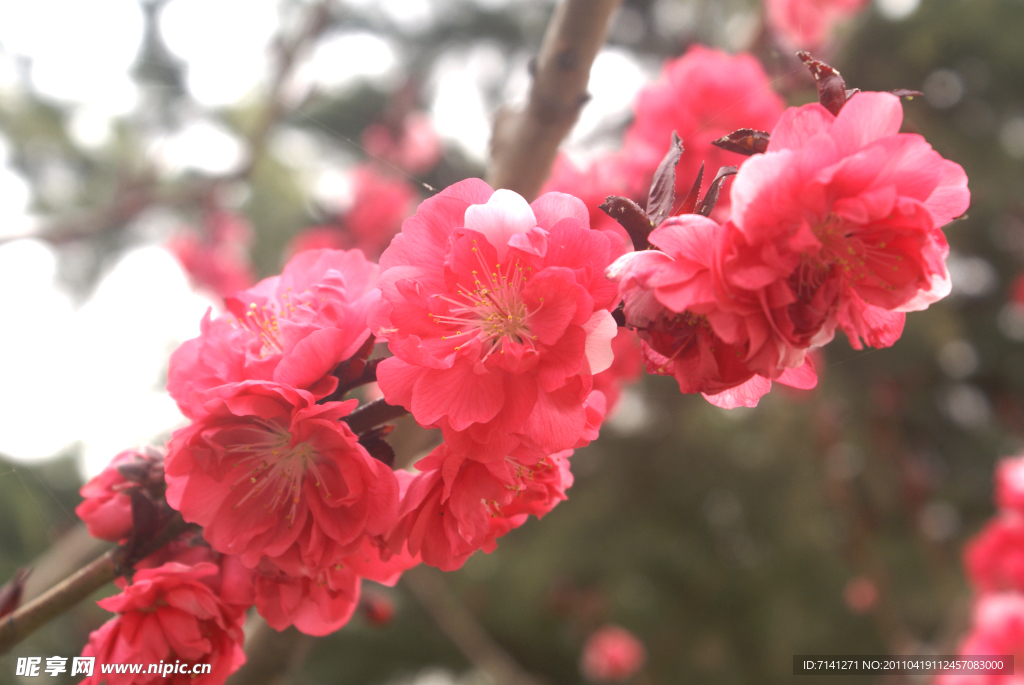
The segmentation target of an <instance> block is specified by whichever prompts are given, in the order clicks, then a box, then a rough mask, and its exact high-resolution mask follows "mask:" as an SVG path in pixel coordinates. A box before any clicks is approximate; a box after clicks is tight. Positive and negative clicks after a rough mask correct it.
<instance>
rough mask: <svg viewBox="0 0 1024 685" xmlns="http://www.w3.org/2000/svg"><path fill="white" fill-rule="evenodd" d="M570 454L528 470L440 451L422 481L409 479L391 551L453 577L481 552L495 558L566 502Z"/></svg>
mask: <svg viewBox="0 0 1024 685" xmlns="http://www.w3.org/2000/svg"><path fill="white" fill-rule="evenodd" d="M571 454H572V451H571V450H566V451H564V452H559V453H557V454H552V455H549V456H548V457H546V458H544V459H542V460H540V461H539V462H537V463H535V464H533V465H531V466H523V465H521V464H518V463H516V462H515V461H514V460H512V459H508V460H503V461H491V462H488V463H486V464H483V463H480V462H477V461H475V460H473V459H470V458H468V457H467V455H464V454H459V453H458V452H455V451H453V450H452V449H451V448H450V446H449V445H447V444H443V445H441V446H440V447H438V448H437V449H435V450H434V451H433V452H432V453H431V454H430V456H428V457H426V458H424V459H422V460H420V462H418V463H417V465H416V466H417V468H419V469H421V470H422V472H421V473H419V474H417V475H415V476H413V477H411V478H410V477H409V476H406V479H407V485H406V487H405V488H404V491H403V496H402V504H401V509H400V510H399V522H398V525H397V526H395V528H394V529H393V530H392V531H391V532H390V533H389V534H388V544H389V545H390V546H391V548H392V549H393V550H394V551H395V552H396V553H402V554H407V555H411V556H418V557H420V558H422V560H423V563H425V564H428V565H430V566H435V567H437V568H439V569H441V570H443V571H452V570H455V569H457V568H459V567H461V566H462V565H463V564H464V563H465V561H466V559H468V558H469V556H470V555H471V554H473V553H474V552H476V551H477V550H479V549H483V550H484V551H485V552H491V551H493V550H494V549H495V547H496V545H497V543H496V540H497V538H499V537H501V536H502V535H504V534H506V533H507V532H508V531H510V530H512V529H513V528H518V527H519V526H521V525H522V524H523V523H525V522H526V520H527V518H528V517H529V515H531V514H532V515H534V516H536V517H537V518H540V517H542V516H544V515H545V514H547V513H548V512H549V511H551V509H552V508H554V506H555V505H556V504H558V502H560V501H562V500H564V499H566V495H565V491H566V490H567V489H568V488H569V487H570V486H571V485H572V481H573V479H572V473H571V472H570V470H569V456H570V455H571Z"/></svg>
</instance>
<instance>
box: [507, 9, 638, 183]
mask: <svg viewBox="0 0 1024 685" xmlns="http://www.w3.org/2000/svg"><path fill="white" fill-rule="evenodd" d="M621 2H622V0H561V2H559V4H558V6H557V7H556V8H555V13H554V15H553V16H552V17H551V21H550V23H549V24H548V28H547V31H546V32H545V34H544V41H543V43H542V44H541V47H540V52H539V53H538V55H537V60H536V67H535V69H534V74H533V85H532V86H531V88H530V97H529V100H528V101H527V103H526V107H525V109H523V110H521V111H509V110H505V111H503V112H500V113H499V115H498V118H497V120H496V121H495V124H494V137H493V138H492V140H491V166H490V169H489V171H488V174H487V181H488V183H490V184H491V185H492V186H493V187H495V188H508V189H510V190H514V191H516V192H517V193H519V194H520V195H522V196H523V197H525V198H526V199H527V200H533V199H534V198H535V197H536V196H537V193H538V192H539V191H540V188H541V186H542V185H543V183H544V181H545V180H546V179H547V177H548V174H549V173H550V172H551V164H552V163H553V162H554V161H555V154H556V153H557V151H558V146H559V144H560V143H561V142H562V139H563V138H565V136H566V134H568V133H569V131H570V130H571V129H572V127H573V125H574V124H575V123H576V118H577V116H578V115H579V111H580V108H581V107H582V106H583V105H584V103H586V101H587V99H588V98H589V96H588V95H587V82H588V81H589V80H590V66H591V65H592V64H593V63H594V57H595V56H596V55H597V51H598V50H600V48H601V45H602V44H603V43H604V39H605V36H606V35H607V34H608V26H609V22H610V19H611V16H612V13H613V12H614V11H615V9H616V8H617V7H618V6H619V4H620V3H621Z"/></svg>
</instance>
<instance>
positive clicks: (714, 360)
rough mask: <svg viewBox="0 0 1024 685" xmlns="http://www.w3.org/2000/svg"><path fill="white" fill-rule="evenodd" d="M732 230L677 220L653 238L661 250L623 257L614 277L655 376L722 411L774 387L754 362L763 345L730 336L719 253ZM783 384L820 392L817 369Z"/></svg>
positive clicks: (688, 218) (701, 220) (699, 220)
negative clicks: (753, 352)
mask: <svg viewBox="0 0 1024 685" xmlns="http://www.w3.org/2000/svg"><path fill="white" fill-rule="evenodd" d="M725 230H726V229H725V228H723V227H721V226H719V225H718V224H717V223H715V222H714V221H712V220H711V219H708V218H705V217H703V216H699V215H696V214H685V215H681V216H677V217H671V218H669V219H668V220H667V221H665V222H664V223H662V224H661V226H659V227H658V228H656V229H655V230H654V231H653V232H651V234H650V236H649V237H648V240H649V241H650V243H651V244H652V245H653V246H654V247H655V248H658V249H654V250H645V251H641V252H633V253H629V254H627V255H624V256H623V257H620V258H619V259H618V260H617V261H616V262H615V263H614V264H613V265H612V266H611V268H609V270H608V275H609V277H610V278H611V279H612V280H614V281H617V282H618V283H619V288H620V294H621V295H622V297H623V298H624V301H625V308H624V314H625V317H626V323H627V324H628V325H629V326H630V327H633V328H635V329H636V330H637V333H638V334H639V336H640V339H641V341H642V343H641V344H642V349H643V354H644V360H645V362H646V364H647V371H648V372H649V373H657V374H663V375H672V376H674V377H675V379H676V382H677V383H678V384H679V389H680V391H681V392H683V393H695V392H700V393H703V394H704V396H705V397H706V398H707V399H708V400H709V401H710V402H712V403H713V404H716V405H718V406H722V407H735V406H754V405H756V404H757V401H758V399H759V398H760V397H761V396H762V395H763V394H765V393H766V392H768V390H769V389H770V388H771V380H770V378H766V377H762V376H760V375H758V374H757V373H755V371H754V370H753V369H751V368H750V367H749V366H748V365H747V363H746V360H747V358H748V357H749V350H750V348H751V347H752V346H753V345H756V344H757V341H756V340H751V339H750V338H749V337H748V336H746V335H744V333H745V331H743V330H740V331H735V330H734V331H730V333H731V334H732V335H731V337H729V338H726V337H724V336H722V335H720V334H719V333H718V329H719V328H721V327H722V324H723V323H726V324H729V323H733V320H734V318H735V317H734V316H733V315H732V314H730V313H727V312H723V311H722V307H720V306H719V292H718V290H717V288H716V279H715V266H716V250H717V249H718V244H719V243H720V241H721V238H722V236H723V234H724V233H725ZM774 378H775V379H776V380H778V381H779V382H782V383H786V384H788V385H796V386H797V387H813V386H814V385H815V382H816V381H815V375H814V371H813V367H802V368H801V371H800V373H797V372H795V371H793V372H792V373H789V372H787V371H785V370H784V371H780V372H776V373H775V375H774Z"/></svg>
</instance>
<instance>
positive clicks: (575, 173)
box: [541, 154, 653, 252]
mask: <svg viewBox="0 0 1024 685" xmlns="http://www.w3.org/2000/svg"><path fill="white" fill-rule="evenodd" d="M634 165H635V162H633V161H632V160H630V159H629V158H628V157H626V156H624V155H622V154H607V155H603V156H601V157H598V158H597V159H594V160H592V161H591V162H590V164H589V165H588V166H587V167H585V168H580V167H577V166H576V165H575V164H573V162H572V161H571V160H570V159H569V158H568V157H567V156H566V155H565V154H560V155H558V157H556V158H555V164H554V167H553V168H552V170H551V177H550V178H549V179H548V181H547V183H545V184H544V187H543V188H542V189H541V193H553V192H558V193H567V194H569V195H572V196H574V197H577V198H579V199H580V200H582V201H583V204H585V205H586V206H587V211H588V212H589V213H590V227H591V228H593V229H596V230H599V231H608V232H611V233H613V234H615V236H617V239H618V240H621V241H622V245H623V247H622V248H621V250H620V249H618V248H616V249H617V250H618V251H620V252H621V251H622V250H631V249H633V243H632V241H631V240H630V238H629V234H628V233H626V230H625V229H624V228H622V226H621V225H620V224H619V222H618V221H616V220H615V219H613V218H612V217H610V216H609V215H608V213H607V212H605V211H604V210H603V209H600V208H599V206H600V205H601V204H602V203H603V202H604V201H605V200H606V199H607V198H608V196H609V195H619V196H622V197H628V198H631V199H633V200H637V201H641V200H643V201H645V200H646V199H647V198H646V195H647V186H648V185H650V183H649V181H647V179H646V178H645V176H647V175H649V174H650V173H651V172H652V171H653V170H647V169H644V170H640V169H636V168H633V166H634Z"/></svg>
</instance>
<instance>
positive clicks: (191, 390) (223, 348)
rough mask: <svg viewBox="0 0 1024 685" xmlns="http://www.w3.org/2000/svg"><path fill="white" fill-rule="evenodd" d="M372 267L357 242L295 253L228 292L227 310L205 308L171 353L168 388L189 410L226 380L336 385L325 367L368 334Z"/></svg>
mask: <svg viewBox="0 0 1024 685" xmlns="http://www.w3.org/2000/svg"><path fill="white" fill-rule="evenodd" d="M378 273H379V269H378V268H377V265H376V264H373V263H371V262H368V261H367V260H366V258H365V257H364V256H363V254H362V253H361V252H359V251H358V250H353V251H351V252H343V251H340V250H318V251H310V252H302V253H300V254H298V255H296V256H295V257H293V258H292V260H291V261H290V262H289V263H288V265H287V266H285V268H284V271H283V272H282V274H281V275H280V276H275V277H273V278H267V279H264V280H262V281H260V282H259V283H258V284H256V285H255V286H254V287H253V288H251V289H249V290H245V291H242V292H240V293H237V294H236V295H235V296H234V297H230V298H228V299H227V301H226V304H227V306H228V309H229V313H226V314H223V315H221V316H219V317H217V318H216V319H212V318H211V317H210V312H207V314H206V317H205V318H204V319H203V321H202V324H201V331H202V332H201V333H200V335H199V337H198V338H193V339H192V340H188V341H186V342H185V343H183V344H182V345H181V346H180V347H179V348H178V349H177V350H175V352H174V353H173V354H172V355H171V361H170V367H169V369H168V372H167V390H168V392H170V394H171V397H173V398H174V399H175V401H176V402H177V403H178V406H179V407H180V408H181V411H182V413H184V414H185V415H186V416H188V417H190V418H192V417H194V416H196V412H197V411H198V407H199V406H201V405H202V404H203V402H204V401H205V399H204V397H205V394H206V393H207V392H208V391H211V390H213V389H215V388H217V387H219V386H221V385H224V384H227V383H239V382H242V381H247V380H265V381H273V382H276V383H281V384H284V385H289V386H292V387H294V388H300V389H304V390H310V391H311V392H313V393H314V394H315V395H317V396H318V397H323V396H324V395H327V394H329V393H330V392H332V391H333V390H334V388H335V387H337V379H335V378H334V377H332V376H330V375H329V374H330V372H331V371H332V370H333V369H334V368H335V367H336V366H337V365H338V364H339V363H340V362H341V361H343V360H345V359H348V358H349V357H351V356H352V355H353V354H355V352H356V351H357V350H358V349H359V348H360V346H361V345H362V344H363V343H364V342H365V341H366V339H367V338H368V337H369V335H370V330H369V328H368V326H367V323H366V317H367V312H368V310H369V308H370V307H371V306H372V305H373V304H374V303H375V302H376V301H377V299H378V298H379V297H380V291H378V290H377V289H376V288H375V287H374V285H375V283H376V281H377V275H378Z"/></svg>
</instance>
